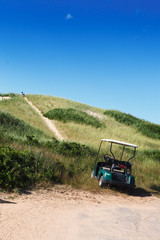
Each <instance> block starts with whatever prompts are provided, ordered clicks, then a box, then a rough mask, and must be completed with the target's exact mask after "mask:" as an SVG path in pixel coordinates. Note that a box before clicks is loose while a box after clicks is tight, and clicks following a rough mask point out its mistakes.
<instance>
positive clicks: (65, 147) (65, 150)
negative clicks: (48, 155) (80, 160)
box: [44, 138, 96, 157]
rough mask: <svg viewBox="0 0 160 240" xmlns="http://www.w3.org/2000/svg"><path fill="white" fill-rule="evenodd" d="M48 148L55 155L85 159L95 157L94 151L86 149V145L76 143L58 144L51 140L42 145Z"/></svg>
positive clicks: (56, 141)
mask: <svg viewBox="0 0 160 240" xmlns="http://www.w3.org/2000/svg"><path fill="white" fill-rule="evenodd" d="M44 146H46V147H48V148H52V149H53V151H54V152H55V153H58V154H61V155H63V156H69V157H86V156H96V151H95V150H93V149H91V148H90V147H87V146H86V145H83V144H79V143H76V142H64V141H63V142H59V141H58V140H57V139H55V138H52V141H48V142H46V143H45V144H44Z"/></svg>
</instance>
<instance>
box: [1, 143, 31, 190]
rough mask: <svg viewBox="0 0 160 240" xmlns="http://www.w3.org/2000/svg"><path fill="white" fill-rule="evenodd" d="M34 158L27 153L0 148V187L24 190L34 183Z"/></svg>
mask: <svg viewBox="0 0 160 240" xmlns="http://www.w3.org/2000/svg"><path fill="white" fill-rule="evenodd" d="M35 176H36V175H35V158H34V156H33V155H32V154H31V153H29V152H26V151H25V152H21V151H15V150H14V149H12V148H10V147H4V146H1V147H0V187H2V188H7V189H12V188H26V187H28V186H30V185H32V184H33V183H34V182H35Z"/></svg>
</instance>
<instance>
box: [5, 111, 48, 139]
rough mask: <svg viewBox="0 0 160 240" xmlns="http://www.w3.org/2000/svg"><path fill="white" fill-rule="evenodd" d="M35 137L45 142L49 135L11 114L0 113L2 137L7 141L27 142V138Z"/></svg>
mask: <svg viewBox="0 0 160 240" xmlns="http://www.w3.org/2000/svg"><path fill="white" fill-rule="evenodd" d="M28 135H30V136H35V137H36V138H38V139H41V140H42V141H44V140H45V139H48V137H47V135H46V134H44V133H43V132H42V131H41V130H39V129H36V128H34V127H32V126H30V125H29V124H28V123H26V122H24V121H23V120H20V119H18V118H16V117H14V116H12V115H11V114H9V113H6V112H3V111H0V136H1V138H5V139H8V140H9V139H13V140H17V141H25V140H26V138H27V136H28Z"/></svg>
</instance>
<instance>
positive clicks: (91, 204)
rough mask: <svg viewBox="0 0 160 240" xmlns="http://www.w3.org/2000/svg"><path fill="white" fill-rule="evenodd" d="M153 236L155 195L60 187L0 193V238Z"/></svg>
mask: <svg viewBox="0 0 160 240" xmlns="http://www.w3.org/2000/svg"><path fill="white" fill-rule="evenodd" d="M10 239H13V240H22V239H23V240H25V239H26V240H30V239H34V240H40V239H45V240H61V239H65V240H85V239H87V240H91V239H92V240H99V239H100V240H117V239H119V240H121V239H123V240H132V239H134V240H135V239H136V240H142V239H143V240H148V239H152V240H159V239H160V199H159V198H156V197H153V196H148V197H133V196H128V195H125V194H124V195H121V194H118V195H115V196H113V195H111V194H106V193H103V194H102V193H101V194H100V193H97V194H93V193H89V192H85V191H78V190H73V189H68V188H67V189H65V188H63V187H62V188H53V189H50V190H38V191H33V192H28V193H26V194H22V195H18V196H14V197H13V196H12V195H8V194H4V193H3V194H2V193H1V194H0V240H10Z"/></svg>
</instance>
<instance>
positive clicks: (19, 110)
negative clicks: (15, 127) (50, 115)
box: [0, 95, 54, 136]
mask: <svg viewBox="0 0 160 240" xmlns="http://www.w3.org/2000/svg"><path fill="white" fill-rule="evenodd" d="M0 110H3V111H5V112H7V113H10V114H11V115H13V116H15V117H17V118H19V119H21V120H23V121H25V122H26V123H28V124H29V125H31V126H32V127H34V128H37V129H39V130H41V131H43V132H44V133H45V134H47V135H49V136H54V135H53V133H52V132H51V131H50V130H49V129H48V128H47V127H46V124H45V123H44V122H43V120H42V119H41V118H40V117H39V115H38V114H37V113H36V112H35V111H34V110H33V109H32V108H31V106H30V105H29V104H28V103H27V102H26V101H25V100H24V99H23V98H22V96H20V95H14V96H13V97H12V98H11V99H9V100H6V101H0Z"/></svg>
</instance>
